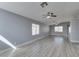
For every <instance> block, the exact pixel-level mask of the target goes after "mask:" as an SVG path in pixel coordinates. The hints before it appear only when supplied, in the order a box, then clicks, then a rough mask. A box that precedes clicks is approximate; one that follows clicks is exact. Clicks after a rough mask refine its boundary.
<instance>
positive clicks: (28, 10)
mask: <svg viewBox="0 0 79 59" xmlns="http://www.w3.org/2000/svg"><path fill="white" fill-rule="evenodd" d="M40 4H41V2H14V3H13V2H0V8H2V9H5V10H8V11H10V12H13V13H16V14H19V15H22V16H25V17H28V18H32V19H34V20H37V21H40V22H44V23H46V24H48V25H53V24H56V23H60V22H65V21H70V20H71V19H72V17H73V15H74V14H75V12H76V11H77V12H78V10H79V3H78V2H48V6H47V7H45V8H42V7H41V6H40ZM48 11H52V12H53V13H54V14H56V15H57V17H53V18H52V19H46V18H43V16H42V15H43V14H46V13H47V12H48ZM77 12H76V13H77Z"/></svg>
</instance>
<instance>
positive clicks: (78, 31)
mask: <svg viewBox="0 0 79 59" xmlns="http://www.w3.org/2000/svg"><path fill="white" fill-rule="evenodd" d="M70 40H71V41H72V42H78V43H79V18H74V19H72V21H71V34H70Z"/></svg>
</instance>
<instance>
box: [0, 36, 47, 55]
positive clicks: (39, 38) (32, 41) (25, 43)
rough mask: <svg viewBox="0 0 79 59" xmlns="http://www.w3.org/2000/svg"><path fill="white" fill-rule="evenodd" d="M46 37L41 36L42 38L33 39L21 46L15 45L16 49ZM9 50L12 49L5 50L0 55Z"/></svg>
mask: <svg viewBox="0 0 79 59" xmlns="http://www.w3.org/2000/svg"><path fill="white" fill-rule="evenodd" d="M46 36H48V35H46ZM46 36H42V37H40V38H38V39H33V40H31V41H29V42H25V43H23V44H20V45H17V46H16V48H17V49H18V48H19V47H21V46H23V45H28V44H31V43H33V42H35V41H37V40H40V39H43V38H45V37H46ZM9 49H12V48H7V49H5V50H3V51H1V52H0V54H1V53H3V52H5V51H7V50H9Z"/></svg>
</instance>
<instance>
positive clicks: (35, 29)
mask: <svg viewBox="0 0 79 59" xmlns="http://www.w3.org/2000/svg"><path fill="white" fill-rule="evenodd" d="M39 28H40V26H39V25H38V24H32V35H38V34H39Z"/></svg>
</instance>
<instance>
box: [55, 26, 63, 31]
mask: <svg viewBox="0 0 79 59" xmlns="http://www.w3.org/2000/svg"><path fill="white" fill-rule="evenodd" d="M54 30H55V32H63V26H55V27H54Z"/></svg>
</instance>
